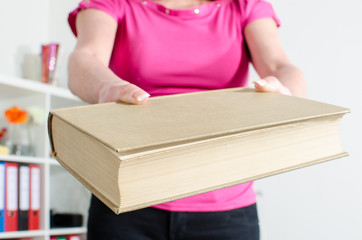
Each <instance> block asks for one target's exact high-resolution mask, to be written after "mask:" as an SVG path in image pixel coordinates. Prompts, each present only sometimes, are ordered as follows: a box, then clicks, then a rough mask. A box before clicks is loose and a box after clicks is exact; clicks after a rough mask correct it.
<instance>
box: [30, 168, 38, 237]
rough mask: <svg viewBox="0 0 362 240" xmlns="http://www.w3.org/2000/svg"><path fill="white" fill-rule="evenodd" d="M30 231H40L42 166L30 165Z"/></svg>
mask: <svg viewBox="0 0 362 240" xmlns="http://www.w3.org/2000/svg"><path fill="white" fill-rule="evenodd" d="M29 168H30V205H29V225H28V228H29V230H38V229H40V178H41V177H40V176H41V174H40V166H39V165H34V164H30V165H29Z"/></svg>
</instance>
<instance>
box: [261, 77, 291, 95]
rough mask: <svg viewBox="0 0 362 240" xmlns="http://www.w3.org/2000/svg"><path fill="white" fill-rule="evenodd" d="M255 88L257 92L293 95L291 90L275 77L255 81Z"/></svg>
mask: <svg viewBox="0 0 362 240" xmlns="http://www.w3.org/2000/svg"><path fill="white" fill-rule="evenodd" d="M254 87H255V90H256V91H257V92H276V93H281V94H284V95H292V94H291V92H290V90H289V89H288V88H287V87H285V86H284V85H283V84H282V83H281V82H280V81H279V80H278V79H277V78H276V77H273V76H268V77H264V78H262V79H259V80H257V81H254Z"/></svg>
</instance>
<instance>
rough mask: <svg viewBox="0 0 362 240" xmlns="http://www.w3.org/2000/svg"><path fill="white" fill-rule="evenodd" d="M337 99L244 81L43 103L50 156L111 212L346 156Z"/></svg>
mask: <svg viewBox="0 0 362 240" xmlns="http://www.w3.org/2000/svg"><path fill="white" fill-rule="evenodd" d="M348 112H349V110H348V109H346V108H343V107H339V106H334V105H330V104H326V103H321V102H316V101H312V100H308V99H303V98H298V97H293V96H285V95H281V94H277V93H259V92H255V91H254V90H253V89H250V88H232V89H224V90H213V91H204V92H197V93H187V94H177V95H170V96H162V97H154V98H150V99H149V100H148V102H147V103H146V104H144V105H130V104H125V103H104V104H94V105H87V106H81V107H72V108H65V109H58V110H53V111H51V112H50V113H49V120H48V128H49V138H50V143H51V147H52V152H53V155H54V157H55V158H56V159H57V160H58V161H59V162H60V164H61V165H63V166H64V167H65V168H66V169H67V170H68V171H69V172H70V173H72V174H73V175H74V176H75V177H76V178H77V179H78V180H79V181H80V182H82V183H83V184H84V185H85V186H86V187H87V188H88V189H89V190H90V191H91V192H92V193H93V194H94V195H95V196H97V197H98V198H99V199H100V200H101V201H103V202H104V203H105V204H106V205H107V206H108V207H109V208H111V209H112V210H113V211H114V212H115V213H117V214H119V213H122V212H127V211H132V210H136V209H140V208H143V207H148V206H152V205H155V204H159V203H163V202H168V201H171V200H176V199H180V198H183V197H187V196H192V195H196V194H200V193H204V192H208V191H212V190H216V189H220V188H224V187H228V186H233V185H236V184H241V183H245V182H249V181H253V180H256V179H260V178H264V177H267V176H271V175H275V174H279V173H283V172H286V171H290V170H294V169H298V168H302V167H306V166H309V165H313V164H316V163H321V162H325V161H328V160H331V159H335V158H339V157H343V156H346V155H347V153H345V152H344V151H343V149H342V146H341V142H340V132H339V125H340V121H341V119H342V116H343V115H344V114H345V113H348Z"/></svg>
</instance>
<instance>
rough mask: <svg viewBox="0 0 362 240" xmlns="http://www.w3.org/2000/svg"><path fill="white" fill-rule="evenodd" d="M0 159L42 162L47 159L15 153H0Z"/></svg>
mask: <svg viewBox="0 0 362 240" xmlns="http://www.w3.org/2000/svg"><path fill="white" fill-rule="evenodd" d="M0 161H7V162H19V163H35V164H44V163H45V162H46V161H47V159H46V158H41V157H29V156H17V155H0Z"/></svg>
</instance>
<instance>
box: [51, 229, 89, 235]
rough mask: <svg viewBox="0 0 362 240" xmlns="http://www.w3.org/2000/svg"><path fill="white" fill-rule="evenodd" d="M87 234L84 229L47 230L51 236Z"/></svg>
mask: <svg viewBox="0 0 362 240" xmlns="http://www.w3.org/2000/svg"><path fill="white" fill-rule="evenodd" d="M85 233H87V228H86V227H73V228H52V229H50V230H49V234H50V235H51V236H54V235H64V234H85Z"/></svg>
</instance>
